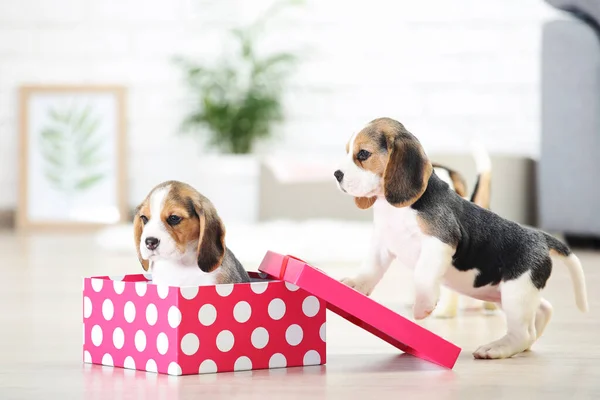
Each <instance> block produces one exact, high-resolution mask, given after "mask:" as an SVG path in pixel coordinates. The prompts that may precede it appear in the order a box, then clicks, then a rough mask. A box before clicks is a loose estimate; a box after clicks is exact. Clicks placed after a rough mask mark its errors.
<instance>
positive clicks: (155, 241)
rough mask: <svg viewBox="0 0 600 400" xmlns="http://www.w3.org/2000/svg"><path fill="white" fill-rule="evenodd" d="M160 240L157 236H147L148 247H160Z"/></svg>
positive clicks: (151, 248) (149, 248)
mask: <svg viewBox="0 0 600 400" xmlns="http://www.w3.org/2000/svg"><path fill="white" fill-rule="evenodd" d="M159 243H160V240H158V239H157V238H155V237H147V238H146V247H147V248H148V250H154V249H156V248H157V247H158V245H159Z"/></svg>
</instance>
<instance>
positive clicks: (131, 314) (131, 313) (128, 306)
mask: <svg viewBox="0 0 600 400" xmlns="http://www.w3.org/2000/svg"><path fill="white" fill-rule="evenodd" d="M124 312H125V321H127V322H129V323H132V322H133V321H134V320H135V305H134V304H133V302H131V301H128V302H127V303H125V308H124Z"/></svg>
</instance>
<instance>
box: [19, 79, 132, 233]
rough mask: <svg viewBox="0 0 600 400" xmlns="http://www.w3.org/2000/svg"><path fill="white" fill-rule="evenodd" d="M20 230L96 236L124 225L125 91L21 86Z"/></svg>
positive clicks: (82, 86)
mask: <svg viewBox="0 0 600 400" xmlns="http://www.w3.org/2000/svg"><path fill="white" fill-rule="evenodd" d="M19 97H20V99H19V100H20V116H19V117H20V128H19V130H20V147H21V148H20V151H21V154H20V156H21V157H20V165H19V172H20V174H19V177H20V179H19V185H20V187H19V200H18V207H17V215H16V222H17V227H18V228H19V229H40V228H49V229H57V228H60V229H69V228H75V229H77V228H84V229H90V228H101V227H104V226H107V225H112V224H117V223H123V222H125V221H126V220H128V208H127V187H126V173H125V169H126V166H125V143H126V115H125V114H126V108H125V107H126V104H125V97H126V88H125V87H124V86H118V85H115V86H108V85H102V86H99V85H41V86H22V87H21V88H20V89H19Z"/></svg>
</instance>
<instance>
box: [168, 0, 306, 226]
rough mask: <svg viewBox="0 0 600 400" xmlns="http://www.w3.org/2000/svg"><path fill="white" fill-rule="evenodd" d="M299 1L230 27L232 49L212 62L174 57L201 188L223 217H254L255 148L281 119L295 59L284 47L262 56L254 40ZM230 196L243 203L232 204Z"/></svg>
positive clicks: (184, 125) (185, 129)
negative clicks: (197, 150)
mask: <svg viewBox="0 0 600 400" xmlns="http://www.w3.org/2000/svg"><path fill="white" fill-rule="evenodd" d="M298 3H299V2H298V1H287V2H280V3H276V4H275V5H274V6H272V7H271V8H269V9H268V10H267V12H266V13H264V14H263V15H262V16H261V17H259V18H258V19H257V20H256V21H254V22H253V23H251V24H249V25H248V26H245V27H242V28H235V29H232V30H231V31H230V36H231V38H232V39H233V45H234V51H230V52H228V53H227V54H230V56H229V57H224V58H221V59H220V60H219V61H218V62H216V63H215V64H213V65H209V64H208V63H199V62H194V61H190V60H189V59H184V58H177V59H176V63H177V64H178V65H179V66H180V67H181V68H182V70H183V73H184V76H185V82H186V86H187V88H188V91H189V94H190V101H191V107H190V109H189V112H188V113H187V114H186V115H185V117H184V119H183V122H182V125H181V128H182V129H181V131H182V132H183V133H187V134H193V135H194V136H195V137H196V138H197V139H198V140H199V142H200V145H201V148H203V152H202V156H201V167H200V169H201V171H199V177H202V178H203V179H200V178H199V180H202V182H199V184H200V185H201V187H200V189H201V190H202V191H204V192H205V193H206V195H207V196H209V197H211V198H212V199H213V202H214V203H215V205H216V206H217V208H218V209H219V210H220V212H221V213H222V214H223V217H224V219H233V220H243V221H251V220H254V219H256V216H257V213H258V184H259V182H258V177H259V176H258V174H259V162H258V158H257V157H256V155H255V154H254V153H253V150H254V148H255V145H256V144H257V143H258V142H259V141H261V140H265V139H268V138H270V137H271V136H272V135H273V133H274V130H273V128H274V125H275V124H276V123H277V122H281V121H282V120H283V104H282V95H283V90H284V85H285V82H286V80H287V78H288V77H289V75H290V73H291V72H292V69H293V67H294V66H295V63H296V61H297V57H296V56H295V55H293V54H291V53H288V52H276V53H270V54H266V55H263V54H261V53H260V52H259V51H257V42H258V39H259V38H260V37H261V34H263V33H264V30H265V27H266V23H267V22H268V20H269V19H270V18H272V17H273V16H274V15H275V14H276V13H277V12H278V11H280V10H282V9H283V8H284V7H285V6H288V5H294V4H298ZM210 150H216V153H212V154H211V152H210ZM202 164H203V165H202ZM205 172H206V173H205ZM232 198H237V199H243V201H242V202H240V203H244V205H243V206H242V205H240V204H230V203H231V199H232Z"/></svg>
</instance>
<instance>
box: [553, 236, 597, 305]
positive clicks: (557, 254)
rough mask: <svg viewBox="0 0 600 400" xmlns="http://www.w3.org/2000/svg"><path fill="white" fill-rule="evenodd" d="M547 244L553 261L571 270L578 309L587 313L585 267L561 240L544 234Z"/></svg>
mask: <svg viewBox="0 0 600 400" xmlns="http://www.w3.org/2000/svg"><path fill="white" fill-rule="evenodd" d="M544 237H545V238H546V243H548V247H549V248H550V257H551V258H553V259H559V260H560V261H562V263H563V264H565V265H566V266H567V268H568V269H569V274H570V275H571V281H573V290H574V292H575V303H576V304H577V308H579V310H580V311H581V312H587V311H588V309H589V307H588V300H587V289H586V284H585V276H584V274H583V267H582V266H581V262H580V261H579V258H577V256H576V255H575V254H573V252H572V251H571V250H570V249H569V248H568V247H567V245H565V244H564V243H562V242H561V241H560V240H558V239H556V238H555V237H553V236H550V235H549V234H547V233H544Z"/></svg>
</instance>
